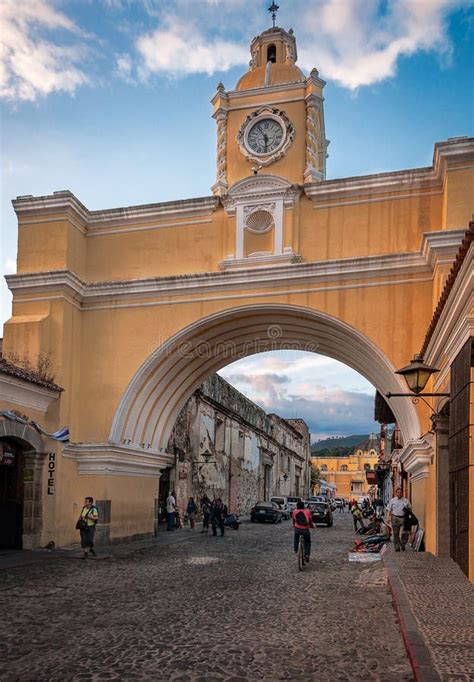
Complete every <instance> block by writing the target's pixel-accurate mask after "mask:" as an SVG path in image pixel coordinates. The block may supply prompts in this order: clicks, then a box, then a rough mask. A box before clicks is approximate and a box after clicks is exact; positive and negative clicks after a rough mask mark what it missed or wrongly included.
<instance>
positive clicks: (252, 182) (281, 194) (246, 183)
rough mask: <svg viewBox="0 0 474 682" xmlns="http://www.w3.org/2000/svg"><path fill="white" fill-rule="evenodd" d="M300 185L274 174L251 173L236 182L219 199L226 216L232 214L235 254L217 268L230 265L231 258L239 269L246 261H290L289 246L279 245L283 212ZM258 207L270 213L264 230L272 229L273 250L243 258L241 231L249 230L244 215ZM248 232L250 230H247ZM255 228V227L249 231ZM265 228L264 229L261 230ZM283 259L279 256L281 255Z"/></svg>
mask: <svg viewBox="0 0 474 682" xmlns="http://www.w3.org/2000/svg"><path fill="white" fill-rule="evenodd" d="M300 191H301V190H300V188H299V187H296V186H294V185H291V184H290V183H289V182H288V181H287V180H284V179H283V178H280V177H279V176H277V175H255V176H251V177H248V178H244V179H243V180H239V182H236V183H235V184H234V185H233V186H232V187H231V188H230V190H229V192H228V194H227V196H226V197H225V198H224V200H223V204H224V208H225V210H226V211H227V214H228V215H235V217H236V244H235V253H234V254H229V256H228V257H227V258H226V259H225V260H224V261H222V262H221V263H220V265H219V267H220V268H221V270H227V269H229V268H232V263H233V261H238V263H239V265H238V266H237V268H239V269H241V267H242V266H241V265H240V264H241V263H243V262H245V261H248V262H249V265H252V266H254V265H260V264H265V263H275V261H274V258H275V257H277V258H278V259H279V260H278V261H277V262H286V263H287V264H289V263H292V262H294V256H295V254H293V252H292V251H291V249H290V250H289V251H288V249H284V245H283V212H284V209H285V208H292V207H293V205H294V203H295V202H296V200H297V198H298V197H299V195H300ZM259 210H262V211H266V212H267V213H269V214H271V217H272V224H268V229H272V228H273V229H274V230H275V239H274V250H273V252H272V253H268V254H251V256H248V257H247V258H245V257H244V231H245V229H249V226H248V217H249V216H251V215H253V214H255V213H256V212H257V211H259ZM251 231H252V230H251ZM253 231H255V230H253ZM265 231H267V230H265ZM284 253H285V254H286V255H287V256H288V257H287V258H284V259H282V258H280V257H281V256H283V254H284Z"/></svg>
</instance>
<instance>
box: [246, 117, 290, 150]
mask: <svg viewBox="0 0 474 682" xmlns="http://www.w3.org/2000/svg"><path fill="white" fill-rule="evenodd" d="M283 138H284V130H283V126H282V125H281V124H280V123H279V122H278V121H276V120H275V119H274V118H261V119H260V120H258V121H256V123H254V125H253V126H252V127H251V128H250V130H249V132H248V135H247V146H248V147H249V149H251V150H252V152H254V153H255V154H259V155H265V154H271V153H272V152H274V151H275V150H276V149H278V148H279V147H280V146H281V144H282V142H283Z"/></svg>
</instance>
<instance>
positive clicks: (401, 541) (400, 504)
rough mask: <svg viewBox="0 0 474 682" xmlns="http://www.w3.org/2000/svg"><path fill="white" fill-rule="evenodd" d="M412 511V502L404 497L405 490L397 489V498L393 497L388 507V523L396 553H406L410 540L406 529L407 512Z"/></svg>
mask: <svg viewBox="0 0 474 682" xmlns="http://www.w3.org/2000/svg"><path fill="white" fill-rule="evenodd" d="M409 510H411V505H410V501H409V500H407V498H406V497H403V490H402V489H401V488H396V490H395V497H392V499H391V500H390V502H389V503H388V505H387V512H388V514H389V518H388V521H389V523H390V525H391V526H392V531H393V544H394V546H395V551H396V552H400V550H401V551H402V552H404V551H405V545H406V543H407V540H408V532H407V531H406V530H405V528H404V521H405V512H406V511H409Z"/></svg>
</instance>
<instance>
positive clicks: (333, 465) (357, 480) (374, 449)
mask: <svg viewBox="0 0 474 682" xmlns="http://www.w3.org/2000/svg"><path fill="white" fill-rule="evenodd" d="M379 456H380V446H379V439H378V438H377V437H376V436H375V434H371V435H370V437H369V438H368V439H367V440H365V441H364V442H362V443H360V444H359V445H358V446H357V447H355V448H354V452H352V453H351V454H349V455H347V456H345V457H317V456H312V457H311V463H312V464H313V465H315V466H317V467H318V469H319V471H320V472H321V478H322V479H323V480H325V481H326V483H329V484H331V485H333V486H335V495H336V497H342V498H344V499H345V500H349V499H353V498H356V499H357V498H358V497H360V496H366V495H368V494H369V492H370V491H371V490H372V488H373V484H372V483H369V481H368V480H367V472H371V471H374V470H375V468H376V466H377V464H378V463H379Z"/></svg>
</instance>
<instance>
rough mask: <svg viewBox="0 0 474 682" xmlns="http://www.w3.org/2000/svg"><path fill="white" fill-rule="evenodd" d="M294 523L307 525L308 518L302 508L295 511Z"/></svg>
mask: <svg viewBox="0 0 474 682" xmlns="http://www.w3.org/2000/svg"><path fill="white" fill-rule="evenodd" d="M295 523H297V524H298V525H299V526H309V523H308V518H307V516H306V514H305V513H304V511H303V510H302V509H300V510H299V511H297V512H296V514H295Z"/></svg>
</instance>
